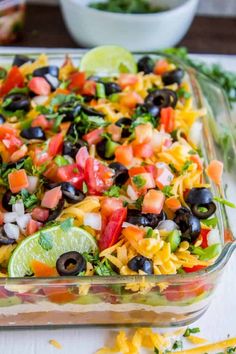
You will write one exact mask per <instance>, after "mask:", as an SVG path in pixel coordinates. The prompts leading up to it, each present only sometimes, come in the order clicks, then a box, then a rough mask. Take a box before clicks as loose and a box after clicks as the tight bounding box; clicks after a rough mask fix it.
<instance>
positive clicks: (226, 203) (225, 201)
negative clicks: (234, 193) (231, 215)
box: [213, 197, 236, 209]
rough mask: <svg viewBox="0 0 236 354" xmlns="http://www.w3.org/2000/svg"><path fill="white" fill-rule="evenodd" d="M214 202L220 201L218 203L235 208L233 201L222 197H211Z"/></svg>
mask: <svg viewBox="0 0 236 354" xmlns="http://www.w3.org/2000/svg"><path fill="white" fill-rule="evenodd" d="M213 199H214V200H215V201H216V202H218V203H220V204H223V205H227V206H228V207H230V208H234V209H235V208H236V205H235V204H234V203H231V202H229V201H228V200H226V199H223V198H219V197H214V198H213Z"/></svg>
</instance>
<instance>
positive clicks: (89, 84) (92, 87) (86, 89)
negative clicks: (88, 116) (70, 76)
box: [81, 80, 97, 96]
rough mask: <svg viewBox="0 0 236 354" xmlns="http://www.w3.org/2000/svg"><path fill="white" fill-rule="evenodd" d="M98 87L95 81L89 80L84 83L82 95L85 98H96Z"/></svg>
mask: <svg viewBox="0 0 236 354" xmlns="http://www.w3.org/2000/svg"><path fill="white" fill-rule="evenodd" d="M96 87H97V84H96V82H95V81H92V80H87V81H85V83H84V86H83V89H82V92H81V93H82V95H84V96H95V95H96Z"/></svg>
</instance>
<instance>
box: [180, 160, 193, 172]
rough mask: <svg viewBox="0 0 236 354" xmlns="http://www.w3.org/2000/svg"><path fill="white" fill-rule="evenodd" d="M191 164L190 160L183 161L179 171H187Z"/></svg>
mask: <svg viewBox="0 0 236 354" xmlns="http://www.w3.org/2000/svg"><path fill="white" fill-rule="evenodd" d="M191 165H192V161H185V163H184V165H183V167H182V169H181V173H185V172H187V171H188V169H189V166H191Z"/></svg>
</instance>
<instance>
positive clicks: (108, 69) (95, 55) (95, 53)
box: [80, 45, 137, 76]
mask: <svg viewBox="0 0 236 354" xmlns="http://www.w3.org/2000/svg"><path fill="white" fill-rule="evenodd" d="M80 70H81V71H85V72H86V73H87V74H88V75H95V74H99V75H100V76H105V75H107V76H110V75H115V74H120V73H134V74H135V73H136V72H137V65H136V61H135V59H134V57H133V55H132V54H131V53H130V52H129V51H128V50H127V49H125V48H122V47H117V46H112V45H107V46H102V47H97V48H94V49H92V50H90V51H89V52H87V53H86V54H85V55H84V56H83V58H82V59H81V62H80Z"/></svg>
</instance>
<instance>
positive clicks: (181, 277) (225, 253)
mask: <svg viewBox="0 0 236 354" xmlns="http://www.w3.org/2000/svg"><path fill="white" fill-rule="evenodd" d="M65 49H66V50H65V51H64V52H63V50H64V49H63V48H58V49H55V48H32V49H28V48H17V50H16V51H15V52H14V53H11V52H10V50H11V48H7V50H9V52H7V51H6V52H4V53H1V54H0V64H1V58H6V59H8V58H9V59H10V58H13V57H14V55H16V54H22V55H28V56H31V57H38V55H39V54H46V55H47V56H48V58H49V60H50V59H51V60H60V59H64V58H65V57H66V56H67V55H68V56H70V57H71V58H72V59H73V58H74V59H81V57H82V56H83V55H84V54H85V53H86V52H88V51H89V49H74V48H72V49H69V48H65ZM132 54H133V55H134V56H141V55H151V56H154V55H155V56H161V57H166V58H169V59H172V60H173V61H175V62H177V63H179V64H180V65H181V66H182V67H183V68H184V69H185V70H186V72H187V74H188V75H189V76H192V77H194V79H195V81H196V82H197V83H198V80H197V77H196V73H198V74H199V72H197V70H196V69H193V68H191V67H190V66H188V65H187V64H186V63H184V62H183V61H182V60H181V59H179V58H178V57H176V56H174V55H170V54H165V53H163V52H160V51H135V52H132ZM201 75H202V76H203V77H204V79H205V80H207V81H209V82H211V83H212V84H213V85H214V86H215V87H217V88H218V89H219V91H220V92H221V95H222V97H223V100H224V103H225V108H226V115H227V119H228V121H229V123H230V125H232V121H231V115H230V109H229V102H228V100H227V97H226V95H225V93H224V91H223V90H222V88H221V87H220V86H219V85H218V84H217V83H216V82H214V81H213V80H211V79H210V78H208V77H207V76H205V75H204V74H201ZM197 90H198V94H199V96H200V99H201V101H203V98H204V96H203V92H202V90H201V88H200V87H198V88H197ZM222 213H226V212H225V211H223V208H222V207H221V206H220V214H222ZM220 226H221V227H222V228H223V223H222V225H220ZM235 249H236V239H234V240H233V241H231V242H227V243H225V244H223V248H222V251H221V254H220V256H219V257H218V258H217V260H216V261H215V263H214V264H212V265H211V266H209V267H207V268H205V269H202V270H199V271H196V272H193V273H185V274H161V275H126V276H120V275H118V276H86V277H78V276H71V277H65V276H64V277H63V276H60V277H48V278H47V277H40V278H39V277H33V278H25V277H14V278H10V277H2V278H0V285H1V284H3V283H4V284H6V283H8V284H11V283H14V284H16V283H21V284H24V285H26V286H27V285H28V284H32V285H33V284H35V285H41V284H42V285H43V284H44V285H45V283H47V285H50V286H58V284H57V283H56V282H55V281H58V280H60V285H62V284H63V281H65V283H64V284H70V285H71V286H72V285H73V284H78V283H81V284H91V283H92V284H96V285H99V284H104V282H105V283H106V284H107V285H110V284H116V283H137V282H140V280H141V279H142V280H145V281H147V282H153V283H162V282H167V281H169V282H171V283H174V282H175V281H176V282H183V283H184V282H185V280H186V282H187V281H189V279H195V278H196V279H197V278H202V277H206V276H208V275H210V274H213V273H215V272H217V271H220V270H222V269H223V267H224V266H225V265H226V263H227V262H228V260H229V258H230V257H231V255H232V253H233V252H234V250H235Z"/></svg>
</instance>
